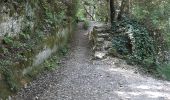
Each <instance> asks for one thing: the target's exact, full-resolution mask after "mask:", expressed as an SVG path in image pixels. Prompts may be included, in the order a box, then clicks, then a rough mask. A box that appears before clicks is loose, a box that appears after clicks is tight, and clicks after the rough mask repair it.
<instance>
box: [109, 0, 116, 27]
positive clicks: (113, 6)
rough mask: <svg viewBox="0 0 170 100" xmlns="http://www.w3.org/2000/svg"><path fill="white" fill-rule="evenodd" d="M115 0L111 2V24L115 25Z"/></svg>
mask: <svg viewBox="0 0 170 100" xmlns="http://www.w3.org/2000/svg"><path fill="white" fill-rule="evenodd" d="M114 3H115V2H114V0H110V21H111V24H113V23H114V21H115V5H114Z"/></svg>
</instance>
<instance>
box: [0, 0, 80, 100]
mask: <svg viewBox="0 0 170 100" xmlns="http://www.w3.org/2000/svg"><path fill="white" fill-rule="evenodd" d="M75 1H76V0H75ZM75 1H72V2H71V1H69V2H63V1H61V0H26V1H25V0H3V2H1V3H0V9H1V11H0V16H3V18H4V19H0V24H2V22H3V23H6V24H9V23H8V22H9V18H12V19H14V20H17V19H20V20H21V22H19V24H20V25H19V26H17V27H20V28H19V29H20V31H19V32H17V33H13V31H11V30H13V29H12V28H13V27H12V28H11V27H10V28H11V29H9V30H10V31H7V33H3V34H4V35H2V36H1V39H0V41H1V42H0V99H1V98H6V97H7V96H8V95H11V93H14V92H16V91H17V90H18V89H19V88H20V87H21V86H23V85H24V84H26V83H27V82H28V81H29V80H31V79H32V78H33V77H30V76H34V75H31V74H30V72H31V71H32V72H38V73H39V70H41V69H44V68H42V67H39V66H38V65H37V66H33V65H34V62H35V60H36V59H37V56H36V55H37V54H39V53H41V52H44V51H43V50H47V51H48V50H51V51H52V52H51V53H55V52H58V53H59V52H63V51H62V50H65V49H64V48H65V47H66V45H67V42H68V40H69V37H70V36H71V34H72V31H73V28H74V25H75V22H74V18H75V15H76V14H75V13H76V3H78V2H75ZM10 34H15V35H10ZM51 53H50V54H51ZM47 58H48V56H47ZM42 59H43V58H42ZM45 59H46V58H44V59H43V61H44V60H45ZM49 65H50V64H49ZM46 67H47V66H46ZM24 71H26V73H25V72H24ZM41 71H42V70H41ZM41 71H40V72H41ZM32 74H34V73H32Z"/></svg>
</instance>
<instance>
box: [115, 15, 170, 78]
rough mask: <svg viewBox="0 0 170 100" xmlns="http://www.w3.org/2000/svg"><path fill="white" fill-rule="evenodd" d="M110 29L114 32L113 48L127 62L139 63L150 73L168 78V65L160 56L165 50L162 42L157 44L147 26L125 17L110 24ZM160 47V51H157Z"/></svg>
mask: <svg viewBox="0 0 170 100" xmlns="http://www.w3.org/2000/svg"><path fill="white" fill-rule="evenodd" d="M112 30H113V31H114V32H115V34H116V35H114V37H113V42H112V43H113V48H114V49H115V50H116V52H117V53H119V54H121V55H124V56H126V57H125V58H126V59H127V62H128V63H129V64H138V65H141V66H143V67H144V68H146V69H147V70H148V71H149V72H150V73H157V72H158V73H159V74H160V75H156V76H162V77H163V78H166V79H170V66H169V64H165V63H166V61H165V60H164V59H163V58H162V57H161V55H163V53H164V52H165V51H166V50H165V49H164V48H162V47H163V46H164V44H162V46H159V45H160V44H157V43H158V42H159V41H157V39H155V38H154V36H153V35H152V33H150V32H149V31H148V29H147V28H145V27H144V26H143V25H142V24H141V23H139V22H137V21H136V20H134V19H127V18H126V19H124V20H122V21H119V22H117V23H115V24H114V25H112ZM160 48H161V50H162V51H159V50H160ZM163 56H164V55H163ZM164 58H166V57H164Z"/></svg>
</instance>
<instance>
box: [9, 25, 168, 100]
mask: <svg viewBox="0 0 170 100" xmlns="http://www.w3.org/2000/svg"><path fill="white" fill-rule="evenodd" d="M87 32H88V31H86V30H83V29H82V26H81V25H79V30H77V32H76V34H75V36H74V41H73V42H72V45H71V51H70V53H69V54H68V56H67V57H65V58H64V59H63V61H62V66H61V67H60V68H59V69H56V70H55V71H52V72H49V73H47V74H44V75H41V76H40V77H39V78H37V79H36V80H35V81H33V82H32V83H31V84H30V85H29V86H27V87H26V88H23V89H22V90H21V91H20V92H19V93H18V94H17V95H16V96H15V97H13V98H12V99H13V100H170V82H168V81H162V80H157V79H154V78H152V77H149V76H146V75H141V74H139V72H138V70H137V67H134V66H129V65H127V64H126V62H125V61H123V60H120V59H117V58H110V57H108V58H106V59H103V60H92V57H91V53H92V52H91V51H90V49H89V44H88V36H87Z"/></svg>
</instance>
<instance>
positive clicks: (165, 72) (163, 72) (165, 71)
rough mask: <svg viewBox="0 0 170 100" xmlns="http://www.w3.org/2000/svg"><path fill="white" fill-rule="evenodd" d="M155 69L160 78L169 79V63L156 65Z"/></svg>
mask: <svg viewBox="0 0 170 100" xmlns="http://www.w3.org/2000/svg"><path fill="white" fill-rule="evenodd" d="M157 71H158V72H159V74H160V76H161V77H162V78H164V79H167V80H170V64H163V65H160V66H158V67H157Z"/></svg>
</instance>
